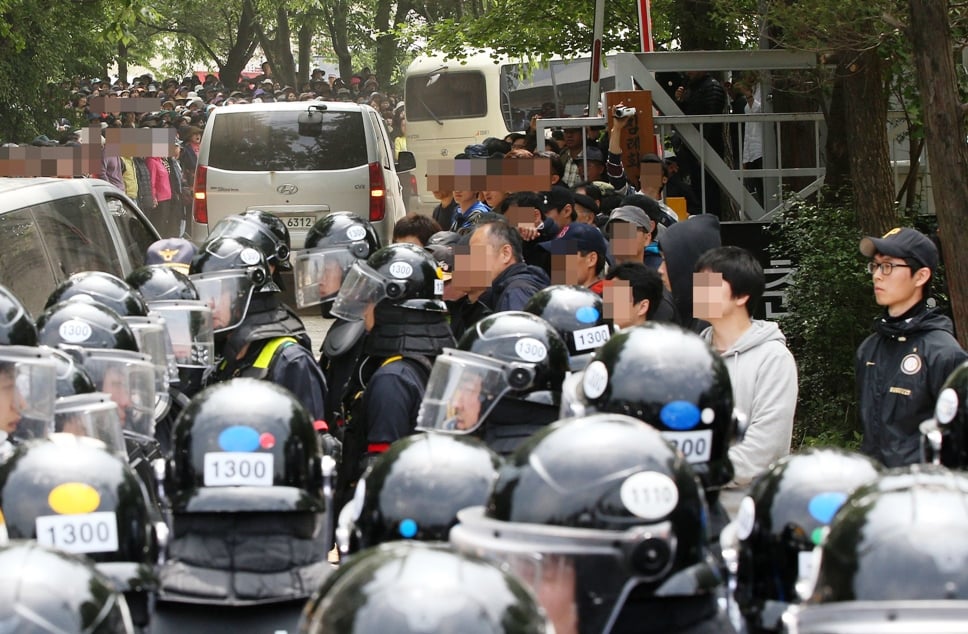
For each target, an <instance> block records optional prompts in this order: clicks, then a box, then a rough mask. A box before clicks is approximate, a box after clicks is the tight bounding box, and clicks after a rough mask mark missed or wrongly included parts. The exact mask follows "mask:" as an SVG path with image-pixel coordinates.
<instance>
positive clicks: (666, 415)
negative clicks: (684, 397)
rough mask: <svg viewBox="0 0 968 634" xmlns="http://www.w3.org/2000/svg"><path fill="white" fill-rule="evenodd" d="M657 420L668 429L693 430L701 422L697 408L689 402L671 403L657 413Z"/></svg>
mask: <svg viewBox="0 0 968 634" xmlns="http://www.w3.org/2000/svg"><path fill="white" fill-rule="evenodd" d="M659 420H660V421H661V422H662V424H663V425H665V426H666V427H668V428H669V429H674V430H676V431H685V430H687V429H693V428H695V427H696V425H698V424H699V421H700V420H701V413H700V411H699V408H698V407H696V406H695V405H694V404H693V403H690V402H689V401H671V402H669V403H666V404H665V406H664V407H663V408H662V410H661V411H660V412H659Z"/></svg>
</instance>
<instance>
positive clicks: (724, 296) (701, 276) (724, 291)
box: [692, 271, 733, 320]
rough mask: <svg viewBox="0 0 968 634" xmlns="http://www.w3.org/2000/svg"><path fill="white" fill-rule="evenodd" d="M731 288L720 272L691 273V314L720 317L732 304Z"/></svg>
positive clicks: (699, 317)
mask: <svg viewBox="0 0 968 634" xmlns="http://www.w3.org/2000/svg"><path fill="white" fill-rule="evenodd" d="M732 297H733V289H732V287H731V286H730V284H729V282H727V281H726V280H724V279H723V274H722V273H713V272H712V271H700V272H699V273H693V274H692V314H693V316H695V317H697V318H698V319H707V320H708V319H721V318H722V317H724V316H725V315H726V314H727V313H728V311H729V307H730V305H731V304H732Z"/></svg>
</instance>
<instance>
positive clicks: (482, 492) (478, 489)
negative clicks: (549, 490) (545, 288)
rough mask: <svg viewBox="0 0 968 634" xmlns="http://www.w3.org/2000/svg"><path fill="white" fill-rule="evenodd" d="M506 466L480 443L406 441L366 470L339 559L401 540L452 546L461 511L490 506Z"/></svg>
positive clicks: (344, 526) (348, 509)
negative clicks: (449, 538)
mask: <svg viewBox="0 0 968 634" xmlns="http://www.w3.org/2000/svg"><path fill="white" fill-rule="evenodd" d="M501 464H502V462H501V459H500V458H499V457H498V455H497V454H495V453H494V452H493V451H491V450H490V449H488V448H487V447H486V446H485V445H484V444H483V443H482V442H480V441H479V440H477V439H476V438H466V437H461V436H451V435H447V434H415V435H413V436H408V437H406V438H401V439H400V440H398V441H396V442H395V443H393V444H392V445H391V446H390V449H389V450H387V452H386V453H383V454H381V455H380V456H379V457H378V458H377V459H376V460H375V461H374V462H373V464H372V465H371V466H370V468H369V469H367V471H366V473H365V474H364V476H363V478H361V479H360V481H359V483H358V484H357V487H356V491H355V494H354V499H353V500H352V501H351V502H349V503H348V504H347V505H346V506H345V507H343V510H342V511H341V512H340V518H339V528H338V529H337V532H336V536H337V541H338V542H339V544H338V545H339V549H340V554H341V555H348V554H352V553H355V552H358V551H360V550H363V549H365V548H371V547H373V546H376V545H378V544H382V543H384V542H388V541H395V540H400V539H414V540H420V541H447V534H448V532H450V529H451V527H452V526H453V525H454V524H456V523H457V512H458V511H460V510H462V509H465V508H467V507H469V506H480V505H482V504H484V503H485V502H487V496H488V494H489V493H490V491H491V486H492V485H493V484H494V481H495V480H496V479H497V472H498V469H499V468H500V466H501Z"/></svg>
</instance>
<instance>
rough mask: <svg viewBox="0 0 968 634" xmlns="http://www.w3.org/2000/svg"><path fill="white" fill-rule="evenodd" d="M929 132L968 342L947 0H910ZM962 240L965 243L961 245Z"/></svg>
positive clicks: (964, 208)
mask: <svg viewBox="0 0 968 634" xmlns="http://www.w3.org/2000/svg"><path fill="white" fill-rule="evenodd" d="M909 6H910V7H911V25H910V33H911V36H912V39H913V44H914V61H915V65H916V67H917V71H918V72H917V73H916V75H917V78H918V88H919V89H920V92H921V104H922V108H923V110H924V136H925V143H926V145H927V148H928V158H929V160H930V163H929V165H930V170H931V183H932V190H933V192H934V205H935V209H936V210H937V214H938V225H939V229H940V234H941V244H942V250H943V252H944V255H945V260H944V261H945V271H946V273H947V278H948V290H949V292H950V295H951V309H952V313H953V315H954V321H955V328H956V331H957V333H958V340H959V342H961V345H962V346H968V257H966V256H965V253H964V245H966V244H968V222H966V216H968V179H966V178H965V174H968V146H966V145H965V127H964V121H963V118H962V117H963V115H962V110H961V104H960V103H959V99H958V79H957V74H956V73H955V67H954V59H953V49H954V47H953V42H952V38H951V30H950V29H951V26H950V23H949V20H948V8H949V7H948V1H947V0H909ZM959 245H960V247H959Z"/></svg>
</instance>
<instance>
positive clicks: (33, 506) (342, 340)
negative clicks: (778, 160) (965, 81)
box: [0, 78, 968, 634]
mask: <svg viewBox="0 0 968 634" xmlns="http://www.w3.org/2000/svg"><path fill="white" fill-rule="evenodd" d="M697 79H699V78H697ZM624 125H626V122H625V121H624V120H623V119H622V118H621V117H616V118H614V119H613V122H612V124H611V127H610V129H609V130H608V135H607V139H605V141H606V142H605V143H604V145H605V148H604V149H602V147H600V146H598V145H596V144H589V143H587V141H586V142H583V141H582V136H581V135H582V134H583V131H582V129H581V128H575V129H567V130H564V131H563V133H562V135H561V136H562V139H561V142H562V145H560V146H558V145H557V143H556V139H553V138H552V139H550V140H549V142H550V143H553V144H555V145H556V146H557V150H555V149H553V148H549V147H548V146H547V145H546V146H545V148H544V149H543V150H539V148H538V144H537V140H536V138H535V137H534V135H533V133H522V134H515V135H509V136H508V137H507V138H505V139H488V140H486V141H485V142H483V143H482V144H480V145H474V146H469V147H468V148H466V150H465V152H464V154H463V155H462V156H459V157H456V158H455V159H454V161H455V162H454V164H453V167H452V169H450V168H448V169H447V170H445V172H446V173H442V174H438V175H437V177H438V178H437V181H436V182H437V183H438V186H437V187H436V188H435V189H436V191H435V192H434V194H435V196H436V197H437V198H438V200H439V201H440V204H439V205H438V207H437V208H436V209H435V210H434V212H433V214H432V215H430V216H426V215H419V214H410V215H407V216H405V217H404V218H402V219H400V220H399V221H397V222H396V224H395V226H394V227H393V232H392V243H391V244H384V243H383V241H382V240H381V237H380V236H379V235H378V232H377V231H376V229H375V228H374V226H373V225H372V224H371V223H370V222H369V221H368V220H367V219H366V218H365V217H361V216H360V215H357V214H356V213H353V212H351V211H333V212H331V213H328V214H326V215H325V216H324V217H323V218H321V219H319V220H318V221H317V222H316V223H315V224H314V225H313V227H312V228H311V229H310V230H309V231H308V233H307V236H306V240H305V244H304V246H303V248H301V249H297V250H293V249H292V248H291V246H292V245H291V243H290V239H289V233H288V230H287V228H286V226H285V224H284V223H283V222H282V221H281V220H280V219H279V218H278V217H276V216H274V215H273V214H271V213H268V212H265V211H258V210H248V211H245V212H242V213H238V214H234V215H231V216H228V217H227V218H225V219H223V220H222V221H220V222H219V223H218V224H216V225H215V226H213V227H212V229H211V231H210V233H209V236H208V238H207V240H206V241H205V242H204V243H202V244H199V245H195V244H192V243H191V242H189V241H187V240H185V239H183V238H179V237H169V238H167V239H165V240H162V241H160V242H158V243H156V244H154V245H152V247H151V248H150V249H149V252H148V253H147V254H146V258H145V266H144V267H142V268H139V269H137V270H136V271H134V272H132V273H131V274H130V275H129V276H128V277H127V278H126V279H124V280H121V279H119V278H116V277H114V276H112V275H110V274H107V273H102V272H96V271H86V272H76V273H74V274H73V275H71V276H70V277H69V278H68V279H67V280H65V281H64V282H63V283H62V284H61V285H60V286H58V288H57V289H55V290H54V292H53V293H52V295H51V296H50V298H49V300H48V302H47V305H46V307H45V310H44V313H43V314H42V315H40V316H38V317H37V319H36V320H34V319H33V318H32V317H31V316H30V315H29V314H28V313H27V311H26V310H25V309H24V308H23V306H22V304H20V302H19V300H18V299H17V298H16V297H14V296H12V295H11V294H10V293H8V292H5V291H3V290H0V313H2V314H3V315H4V316H5V319H4V320H2V321H0V413H2V415H3V417H2V418H0V425H2V427H0V431H2V438H0V440H2V444H0V450H2V451H0V462H2V465H0V509H2V515H0V520H2V522H0V525H2V526H3V528H4V530H3V531H0V541H6V540H7V539H8V538H9V539H10V540H11V541H10V543H9V544H6V545H2V546H0V561H10V562H18V563H12V564H10V565H4V566H0V578H2V579H4V582H3V583H0V594H2V593H7V594H3V597H4V604H5V605H6V606H8V607H7V608H5V610H6V612H4V619H7V618H9V619H12V621H11V622H12V623H13V624H14V625H13V629H16V630H18V631H19V630H24V631H26V630H28V629H30V630H33V631H42V632H55V631H56V632H75V631H77V632H79V631H102V630H103V631H122V632H127V631H132V628H133V627H134V626H138V627H142V628H145V627H148V626H149V625H150V623H151V619H152V616H153V615H152V611H153V610H152V608H153V606H154V605H155V600H156V599H157V600H158V601H159V602H160V603H161V604H163V605H167V604H204V605H212V606H226V605H228V606H249V605H265V604H271V603H280V602H292V601H298V602H302V601H305V602H306V603H305V606H304V607H303V608H302V617H301V624H300V628H301V631H304V632H313V633H321V632H326V633H330V632H332V633H336V632H338V633H340V634H345V633H350V634H374V633H376V632H386V631H399V632H408V633H411V632H412V633H414V634H416V633H417V632H477V631H487V632H533V633H535V634H541V633H545V634H549V633H551V632H556V633H557V634H599V633H601V634H608V633H611V634H626V633H653V632H655V633H658V632H689V633H704V632H726V633H728V632H735V631H740V632H779V631H830V628H831V627H833V628H835V629H836V627H837V626H838V625H839V624H842V623H844V622H845V621H851V622H854V623H856V622H857V621H858V619H860V620H861V621H862V622H864V623H866V624H867V627H866V629H865V631H879V629H880V627H879V626H880V625H883V624H884V623H886V622H888V621H892V620H897V618H898V615H899V614H901V615H903V618H904V619H905V620H911V621H912V622H915V623H919V622H921V621H923V620H925V619H927V618H931V619H935V620H937V619H942V620H948V621H951V622H953V623H964V622H968V614H965V613H964V608H963V605H962V604H961V603H960V602H959V601H953V600H963V599H965V598H968V597H966V595H965V589H966V588H968V583H966V581H968V579H965V574H966V573H965V570H968V566H965V564H966V563H968V562H966V561H965V555H964V553H968V548H966V547H965V546H968V543H965V538H964V537H961V536H962V535H968V531H966V530H965V529H966V528H968V512H966V509H968V504H965V502H966V499H968V498H966V496H968V478H966V477H965V476H964V475H963V474H962V473H961V472H960V471H958V469H962V468H964V467H965V466H966V464H968V458H966V456H968V446H966V445H965V440H964V439H965V438H966V435H965V424H968V408H966V405H965V403H966V402H968V355H966V353H965V351H964V350H963V349H962V348H961V347H960V346H959V344H958V343H957V340H955V339H954V337H953V334H952V324H951V321H950V320H949V319H948V318H947V317H945V316H944V315H942V314H941V313H940V312H939V311H938V310H937V309H934V308H931V307H930V306H929V303H928V299H929V297H930V294H931V286H932V280H933V277H934V273H935V271H936V269H937V267H938V265H939V252H938V249H937V247H936V245H935V243H934V242H933V241H932V240H931V239H930V238H929V237H927V236H925V235H923V234H921V233H919V232H917V231H915V230H913V229H908V228H899V229H895V230H892V231H891V232H889V233H888V234H886V235H884V236H882V237H867V238H864V239H863V240H862V241H861V243H860V245H859V250H860V253H861V254H862V255H863V256H864V257H865V258H867V260H868V266H867V270H868V271H869V272H870V274H871V279H872V286H873V293H874V297H875V299H876V301H877V303H878V304H879V305H880V306H882V307H883V309H884V313H883V315H881V316H880V317H879V318H878V320H877V322H876V325H875V333H874V334H873V335H871V337H870V338H869V339H868V340H866V341H865V342H864V343H863V344H862V345H861V346H860V348H859V350H858V356H857V372H856V374H857V382H858V405H859V410H860V412H861V421H860V422H861V427H862V430H863V444H862V447H861V453H850V452H845V451H841V450H835V449H820V450H809V451H803V452H797V453H795V454H792V455H791V453H790V452H791V439H792V433H793V425H794V415H795V409H796V401H797V393H798V385H799V380H798V376H797V366H796V362H795V360H794V358H793V355H792V354H791V353H790V351H789V350H788V348H787V346H786V344H785V338H784V336H783V334H782V333H781V332H780V330H779V328H778V327H777V325H776V324H774V323H771V322H767V321H764V320H760V319H757V318H756V317H755V315H756V313H757V306H758V304H759V302H760V301H761V299H762V296H763V293H764V291H765V286H766V281H765V277H764V272H763V269H762V266H761V265H760V263H759V262H758V260H757V258H756V257H755V256H754V255H753V254H752V253H750V252H749V251H746V250H744V249H741V248H738V247H734V246H729V245H723V244H722V238H721V236H720V226H719V219H718V218H717V217H716V215H714V214H696V215H688V214H684V215H683V216H679V215H678V214H676V213H675V212H673V211H672V210H671V209H669V208H668V207H666V206H665V205H664V204H663V203H662V202H660V201H661V199H662V196H663V192H664V190H666V189H667V188H669V187H670V186H672V185H673V184H674V180H675V176H676V173H675V171H674V170H675V167H676V165H675V164H674V163H670V162H668V161H664V160H662V159H660V158H659V157H656V156H654V155H652V156H649V155H646V156H645V157H644V158H643V165H644V166H646V167H648V166H652V167H655V166H658V169H656V170H654V171H655V173H656V174H657V175H658V177H657V178H655V179H652V180H648V181H647V180H646V179H643V181H642V182H641V183H639V185H640V187H636V186H635V184H634V183H632V182H630V179H629V178H628V177H627V175H626V173H625V169H624V167H623V164H622V160H621V159H622V156H621V151H620V148H618V147H616V145H613V143H615V144H617V139H618V138H619V136H620V134H621V128H622V127H623V126H624ZM577 147H580V148H582V151H581V152H580V153H578V154H574V153H572V152H571V150H573V149H574V148H577ZM528 160H530V161H533V163H532V166H534V168H533V169H528V170H521V169H517V168H519V167H520V166H521V165H522V164H523V163H522V162H521V161H528ZM482 166H483V168H482V169H479V168H481V167H482ZM539 166H540V167H539ZM544 167H547V169H544ZM649 171H650V170H648V169H644V170H643V173H648V172H649ZM122 173H123V171H122ZM525 173H526V174H528V175H529V176H527V179H531V180H528V181H527V182H528V183H530V184H533V185H536V186H535V187H533V188H529V187H525V186H520V185H518V186H513V187H512V186H511V185H510V184H509V183H512V182H513V183H519V184H520V183H522V182H524V181H522V180H512V177H521V176H522V174H525ZM470 175H486V176H485V177H482V178H480V179H478V178H475V177H474V176H470ZM490 178H494V180H488V179H490ZM508 190H513V191H508ZM666 193H667V192H666ZM173 235H176V236H177V235H178V234H177V233H175V234H173ZM287 284H293V286H294V287H293V289H292V290H293V296H294V297H295V300H296V308H297V309H307V308H310V307H313V306H318V307H319V310H320V314H321V316H322V318H324V319H328V320H332V323H331V325H330V327H329V329H328V331H327V333H326V336H325V339H324V341H323V342H322V345H321V347H320V349H319V354H318V356H317V353H316V351H315V350H314V347H313V343H312V342H311V340H310V337H309V335H308V333H307V330H306V328H305V326H304V324H303V322H302V319H301V318H300V316H299V313H298V312H297V311H296V310H295V309H294V308H291V307H289V306H288V305H286V304H285V303H284V302H283V300H282V298H283V290H284V288H285V287H286V285H287ZM317 343H318V342H317ZM92 438H93V439H96V441H95V440H91V439H92ZM118 491H125V492H127V494H126V495H118V494H117V492H118ZM937 535H945V537H946V539H945V540H938V539H937ZM21 540H35V541H36V542H39V544H40V545H39V546H38V545H34V544H31V543H29V542H26V541H21ZM334 547H335V552H334V551H333V548H334ZM59 551H64V552H68V553H73V554H74V555H83V556H84V557H85V558H81V557H77V556H71V555H66V554H63V552H59ZM331 558H338V562H339V563H338V565H337V564H334V563H332V562H331ZM23 562H29V565H30V566H33V567H34V568H35V569H41V570H44V571H47V572H48V573H49V574H46V575H42V576H40V577H31V576H26V575H22V574H19V571H21V570H23V567H24V566H25V565H28V564H25V563H23ZM68 568H70V569H71V570H72V571H73V572H72V573H71V574H70V575H68V574H67V573H64V574H62V575H59V571H61V570H67V569H68ZM55 575H59V576H57V577H56V578H58V579H59V580H61V582H60V583H58V584H56V585H52V584H50V583H48V582H45V579H51V578H55V577H54V576H55ZM909 580H913V582H909ZM31 584H35V585H37V584H40V586H41V587H42V588H43V591H41V592H37V591H34V592H26V591H22V589H24V588H27V587H28V586H30V587H33V586H31ZM45 584H46V585H45ZM82 604H84V605H85V606H88V607H85V608H84V609H81V608H79V607H77V606H80V605H82ZM872 605H873V606H874V607H875V608H876V609H874V610H872V609H871V606H872ZM939 605H946V606H947V607H948V609H947V610H946V611H944V613H943V614H942V615H939V614H938V612H937V611H938V607H939ZM65 606H67V607H65ZM89 606H95V607H97V609H96V610H95V609H91V608H90V607H89ZM8 615H9V616H8ZM5 622H6V621H5ZM99 628H101V629H99ZM825 628H826V629H825Z"/></svg>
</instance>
